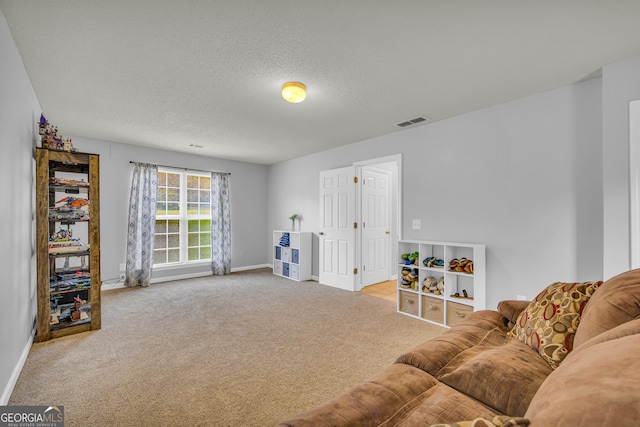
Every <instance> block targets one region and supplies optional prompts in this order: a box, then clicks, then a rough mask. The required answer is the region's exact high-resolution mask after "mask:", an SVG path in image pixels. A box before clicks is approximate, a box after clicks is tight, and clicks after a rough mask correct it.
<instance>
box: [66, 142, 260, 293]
mask: <svg viewBox="0 0 640 427" xmlns="http://www.w3.org/2000/svg"><path fill="white" fill-rule="evenodd" d="M72 139H73V145H74V147H76V148H77V149H78V150H80V151H83V152H88V153H94V154H99V155H100V253H101V265H100V267H101V276H102V281H103V282H106V283H114V282H116V281H117V279H118V276H119V272H120V264H121V263H124V262H125V251H126V237H127V212H128V207H129V191H130V188H131V175H132V173H133V165H132V164H131V163H130V161H135V162H146V163H154V164H159V165H166V166H174V167H178V168H193V169H200V170H206V171H218V172H230V173H231V177H230V180H229V183H230V197H231V267H232V269H238V268H242V267H251V266H256V265H264V264H267V263H268V259H267V257H266V255H265V253H264V251H263V250H262V248H264V246H265V245H266V242H267V236H266V233H265V230H266V227H267V225H266V224H267V219H266V215H265V211H266V206H267V184H266V177H267V167H266V166H264V165H256V164H251V163H243V162H235V161H231V160H222V159H215V158H211V157H205V156H196V155H191V154H183V153H176V152H170V151H164V150H156V149H151V148H145V147H138V146H134V145H127V144H119V143H116V142H108V141H100V140H94V139H88V138H79V137H73V138H72ZM201 271H209V272H210V271H211V268H210V267H204V268H191V269H189V268H184V269H180V270H178V271H154V272H153V276H152V277H153V278H166V277H167V276H171V275H189V274H193V273H197V272H201Z"/></svg>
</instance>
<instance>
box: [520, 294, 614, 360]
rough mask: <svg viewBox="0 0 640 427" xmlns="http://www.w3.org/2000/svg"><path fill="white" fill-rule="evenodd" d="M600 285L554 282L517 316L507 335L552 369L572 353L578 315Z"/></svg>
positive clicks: (578, 320) (578, 321) (578, 319)
mask: <svg viewBox="0 0 640 427" xmlns="http://www.w3.org/2000/svg"><path fill="white" fill-rule="evenodd" d="M600 285H602V282H584V283H565V282H555V283H552V284H551V285H549V286H548V287H547V288H546V289H545V290H544V291H542V292H540V293H539V294H538V296H536V298H535V299H534V300H533V301H531V303H530V304H529V306H528V307H527V308H526V309H525V310H523V311H522V313H520V315H519V316H518V319H517V320H516V325H515V327H514V328H513V329H512V330H511V331H510V332H509V335H510V336H512V337H515V338H517V339H519V340H520V341H522V342H523V343H525V344H527V345H529V346H530V347H531V348H533V349H534V350H536V351H537V352H538V353H540V355H541V356H542V358H543V359H545V360H546V361H547V362H548V363H549V365H551V367H552V368H553V369H555V368H557V367H558V366H560V362H562V361H563V360H564V358H565V357H567V354H569V352H570V351H571V350H572V349H573V337H574V335H575V333H576V329H577V328H578V324H579V323H580V315H581V314H582V310H584V307H585V305H586V304H587V302H588V301H589V298H591V296H592V295H593V293H594V292H595V291H596V290H597V289H598V288H599V287H600Z"/></svg>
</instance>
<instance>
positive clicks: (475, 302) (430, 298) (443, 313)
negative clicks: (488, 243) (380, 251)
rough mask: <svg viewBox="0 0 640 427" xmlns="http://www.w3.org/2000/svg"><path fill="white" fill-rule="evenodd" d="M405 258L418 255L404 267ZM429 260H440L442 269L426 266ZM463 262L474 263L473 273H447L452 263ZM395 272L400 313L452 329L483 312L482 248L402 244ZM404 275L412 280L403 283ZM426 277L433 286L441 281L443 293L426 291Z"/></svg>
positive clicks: (434, 244) (458, 244)
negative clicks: (407, 255) (430, 258)
mask: <svg viewBox="0 0 640 427" xmlns="http://www.w3.org/2000/svg"><path fill="white" fill-rule="evenodd" d="M404 254H417V257H416V258H415V261H414V262H413V263H411V264H407V263H406V261H405V260H404V259H403V258H402V257H403V255H404ZM429 257H435V258H436V259H438V260H442V264H443V265H442V266H435V265H431V266H427V265H425V263H424V261H425V259H427V258H429ZM462 259H466V260H469V261H473V271H472V272H464V271H462V272H460V271H452V270H451V269H450V264H451V262H452V261H454V260H462ZM397 268H398V280H397V288H398V289H397V292H398V298H397V305H398V312H399V313H402V314H406V315H408V316H412V317H416V318H418V319H421V320H424V321H427V322H431V323H436V324H439V325H443V326H447V327H451V326H453V325H455V324H456V323H458V322H459V321H461V320H463V319H464V318H465V317H466V316H468V315H469V314H470V313H472V312H474V311H478V310H484V309H485V308H486V295H485V288H486V283H485V280H486V247H485V245H483V244H476V243H452V242H439V241H427V240H401V241H399V242H398V266H397ZM403 270H405V274H403ZM407 273H408V274H409V278H410V279H415V280H414V281H411V280H406V277H405V275H407ZM429 277H432V278H433V280H434V281H435V282H438V281H441V280H442V278H443V279H444V289H443V290H441V291H440V292H439V293H438V292H434V291H432V290H429V289H428V288H427V287H425V286H424V284H425V279H427V278H429ZM428 282H429V281H428ZM409 283H411V284H410V285H409Z"/></svg>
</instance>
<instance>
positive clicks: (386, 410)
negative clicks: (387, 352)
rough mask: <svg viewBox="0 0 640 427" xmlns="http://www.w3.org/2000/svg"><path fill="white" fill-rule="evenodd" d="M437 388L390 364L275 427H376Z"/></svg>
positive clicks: (426, 376) (428, 377) (430, 381)
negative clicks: (426, 392)
mask: <svg viewBox="0 0 640 427" xmlns="http://www.w3.org/2000/svg"><path fill="white" fill-rule="evenodd" d="M437 384H439V383H438V381H437V380H436V379H435V378H433V377H432V376H431V375H429V374H427V373H426V372H424V371H422V370H420V369H418V368H415V367H413V366H409V365H403V364H394V365H391V366H389V367H388V368H386V369H385V370H383V371H381V372H379V373H378V374H377V375H375V376H374V377H372V378H371V379H369V380H367V381H364V382H362V383H360V384H358V385H355V386H353V387H351V388H350V389H348V390H347V391H345V392H344V393H343V394H341V395H340V396H338V397H335V398H333V399H331V400H328V401H326V402H324V403H322V404H321V405H318V406H316V407H315V408H312V409H309V410H308V411H306V412H304V413H302V414H299V415H297V416H296V417H294V418H292V419H289V420H287V421H284V422H282V423H280V424H278V426H279V427H284V426H288V427H330V426H334V427H335V426H345V427H346V426H352V425H358V426H378V425H380V424H381V423H383V422H385V421H386V420H388V419H389V418H391V417H392V416H393V415H394V414H395V413H396V412H398V411H411V410H413V408H415V406H417V405H419V404H420V403H421V402H422V401H421V400H420V399H418V398H419V396H421V395H422V394H423V393H425V391H427V390H429V389H431V388H432V387H435V386H436V385H437ZM485 412H486V411H485ZM485 412H482V413H483V414H484V413H485Z"/></svg>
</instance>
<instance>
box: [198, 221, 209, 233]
mask: <svg viewBox="0 0 640 427" xmlns="http://www.w3.org/2000/svg"><path fill="white" fill-rule="evenodd" d="M200 231H211V220H209V219H203V220H200Z"/></svg>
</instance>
